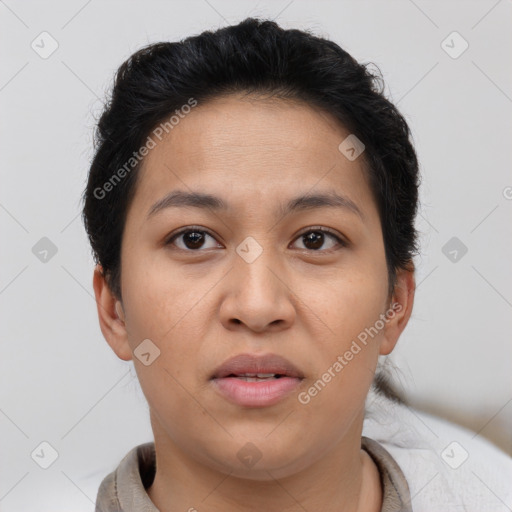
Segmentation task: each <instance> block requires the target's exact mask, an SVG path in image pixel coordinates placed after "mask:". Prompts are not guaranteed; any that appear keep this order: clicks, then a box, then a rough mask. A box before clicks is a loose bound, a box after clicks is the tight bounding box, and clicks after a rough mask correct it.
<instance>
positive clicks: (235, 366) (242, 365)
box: [210, 354, 304, 407]
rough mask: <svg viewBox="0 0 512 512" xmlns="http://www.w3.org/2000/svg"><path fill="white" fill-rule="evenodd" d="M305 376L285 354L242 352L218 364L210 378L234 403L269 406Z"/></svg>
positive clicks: (294, 388) (243, 405)
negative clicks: (258, 354)
mask: <svg viewBox="0 0 512 512" xmlns="http://www.w3.org/2000/svg"><path fill="white" fill-rule="evenodd" d="M303 379H304V374H303V373H302V372H301V371H300V370H299V369H298V368H297V367H296V366H295V365H294V364H293V363H291V362H290V361H288V360H287V359H286V358H284V357H281V356H278V355H275V354H267V355H264V356H257V355H252V354H240V355H238V356H235V357H232V358H230V359H228V360H227V361H225V362H224V363H223V364H222V365H221V366H220V367H218V368H217V369H216V370H215V372H214V373H213V374H212V376H211V378H210V381H211V383H212V385H213V386H214V388H215V389H216V391H218V392H219V393H220V395H221V396H222V397H223V398H224V399H226V400H228V401H229V402H231V403H234V404H236V405H239V406H242V407H269V406H271V405H275V404H276V403H278V402H280V401H281V400H283V399H284V398H286V397H287V396H289V395H290V394H291V393H292V392H293V391H294V390H296V389H297V388H298V387H299V386H300V384H301V382H302V380H303Z"/></svg>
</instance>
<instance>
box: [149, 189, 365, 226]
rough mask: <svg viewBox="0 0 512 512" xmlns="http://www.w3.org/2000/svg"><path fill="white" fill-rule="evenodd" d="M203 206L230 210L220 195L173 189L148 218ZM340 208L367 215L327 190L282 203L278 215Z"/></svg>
mask: <svg viewBox="0 0 512 512" xmlns="http://www.w3.org/2000/svg"><path fill="white" fill-rule="evenodd" d="M186 207H193V208H202V209H211V210H214V211H221V210H225V211H227V210H229V209H230V206H229V204H228V203H227V202H225V201H224V200H223V199H221V198H220V197H217V196H214V195H211V194H205V193H202V192H184V191H182V190H176V191H173V192H171V193H169V194H167V195H166V196H164V197H163V198H162V199H159V200H158V201H157V202H156V203H155V204H153V206H152V207H151V208H150V209H149V212H148V214H147V219H149V218H150V217H153V216H154V215H156V214H157V213H158V212H161V211H162V210H164V209H167V208H186ZM326 207H327V208H338V209H343V210H346V211H350V212H352V213H355V214H357V215H358V216H359V217H360V218H361V220H363V221H364V220H365V216H364V214H363V212H362V211H361V210H360V208H359V207H358V206H357V205H356V204H355V203H354V202H353V201H352V200H351V199H349V198H348V197H346V196H343V195H339V194H337V193H335V192H325V193H317V194H305V195H302V196H299V197H295V198H293V199H291V200H290V201H288V202H287V203H286V204H284V205H282V204H281V205H280V207H278V210H277V212H276V215H277V216H280V217H286V216H287V215H289V214H291V213H293V212H299V211H305V210H312V209H317V208H326Z"/></svg>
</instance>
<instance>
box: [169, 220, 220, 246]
mask: <svg viewBox="0 0 512 512" xmlns="http://www.w3.org/2000/svg"><path fill="white" fill-rule="evenodd" d="M207 237H209V238H211V239H212V240H215V239H214V238H213V236H212V235H210V234H209V233H208V231H205V230H204V229H200V228H199V227H197V228H196V227H194V226H192V227H188V228H186V229H182V230H181V231H178V232H177V233H174V234H173V235H171V237H170V238H168V239H167V241H166V242H165V245H172V244H174V242H175V240H178V241H179V242H181V244H180V243H177V244H175V245H176V246H177V247H178V249H182V250H184V251H187V250H188V251H196V250H197V249H205V248H206V249H212V248H215V247H219V245H215V244H213V245H211V244H210V247H208V246H207V245H205V240H207Z"/></svg>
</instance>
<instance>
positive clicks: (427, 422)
mask: <svg viewBox="0 0 512 512" xmlns="http://www.w3.org/2000/svg"><path fill="white" fill-rule="evenodd" d="M366 405H367V408H366V409H367V413H366V416H365V421H364V425H363V435H364V436H367V437H370V438H372V439H374V440H376V441H378V442H379V443H380V444H381V445H382V446H383V447H384V448H385V449H386V450H387V451H388V452H389V453H390V454H391V455H392V457H393V458H394V459H395V461H396V462H397V464H398V465H399V467H400V468H401V469H402V471H403V473H404V475H405V477H406V479H407V482H408V485H409V489H410V494H411V498H412V509H413V511H414V512H432V511H433V510H443V512H452V511H453V512H455V511H462V510H464V511H467V512H481V511H482V510H485V511H486V512H501V511H506V510H510V509H511V508H512V458H511V457H510V456H508V455H507V454H506V453H504V452H502V451H501V450H500V449H499V448H497V447H496V446H494V445H493V444H492V443H491V442H490V441H488V440H486V439H484V438H483V437H481V436H479V435H477V434H476V433H475V432H472V431H470V430H468V429H466V428H463V427H460V426H459V425H455V424H454V423H450V422H448V421H446V420H444V419H442V418H439V417H436V416H432V415H430V414H426V413H423V412H420V411H417V410H415V409H413V408H411V407H409V406H407V405H403V404H399V403H395V402H393V401H392V400H390V399H389V398H386V397H383V396H381V395H378V394H376V393H375V392H374V391H373V390H372V391H371V392H370V393H369V395H368V399H367V402H366Z"/></svg>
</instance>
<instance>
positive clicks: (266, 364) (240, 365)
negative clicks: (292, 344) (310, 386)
mask: <svg viewBox="0 0 512 512" xmlns="http://www.w3.org/2000/svg"><path fill="white" fill-rule="evenodd" d="M257 373H274V374H279V375H285V376H287V377H296V378H299V379H303V378H304V375H303V373H302V372H301V371H300V370H299V369H298V368H297V367H296V366H295V365H294V364H293V363H291V362H290V361H288V359H286V358H285V357H282V356H279V355H276V354H265V355H253V354H239V355H237V356H234V357H231V358H229V359H227V360H226V361H224V362H223V363H222V364H221V365H220V366H219V367H218V368H217V369H216V370H215V371H214V373H213V375H212V377H211V378H212V379H222V378H224V377H228V376H229V375H244V374H257Z"/></svg>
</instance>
